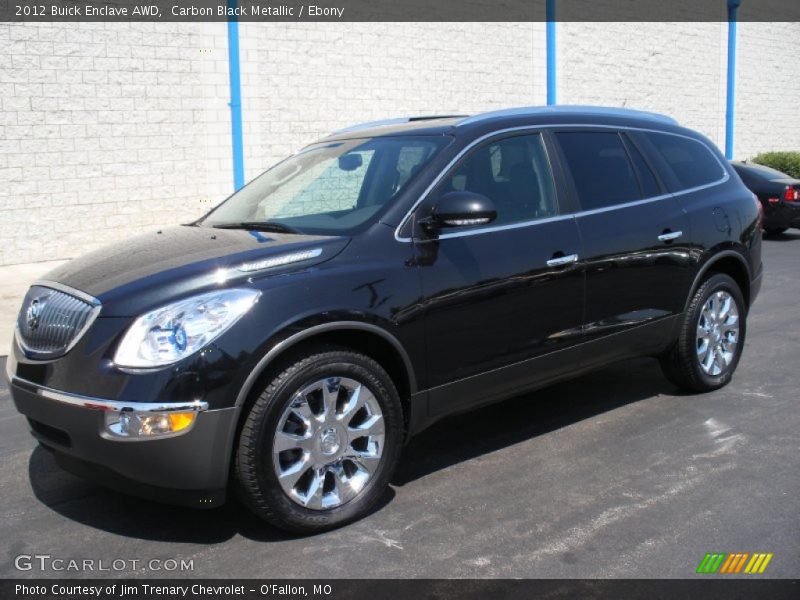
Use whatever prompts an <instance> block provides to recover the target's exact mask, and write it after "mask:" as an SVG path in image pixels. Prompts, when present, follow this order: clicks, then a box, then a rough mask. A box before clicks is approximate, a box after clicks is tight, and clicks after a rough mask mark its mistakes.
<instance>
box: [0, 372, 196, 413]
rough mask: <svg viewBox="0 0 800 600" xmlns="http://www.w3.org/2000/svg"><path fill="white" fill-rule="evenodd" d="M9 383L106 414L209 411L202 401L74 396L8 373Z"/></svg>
mask: <svg viewBox="0 0 800 600" xmlns="http://www.w3.org/2000/svg"><path fill="white" fill-rule="evenodd" d="M8 376H9V382H10V383H12V384H15V385H20V384H21V385H22V387H24V388H29V391H32V392H34V393H35V394H36V395H37V396H41V397H42V398H47V399H48V400H54V401H55V402H61V403H62V404H68V405H70V406H77V407H79V408H86V409H91V410H101V411H104V412H127V411H136V412H175V411H179V412H190V411H194V412H202V411H205V410H208V402H202V401H200V400H191V401H187V402H120V401H118V400H106V399H104V398H93V397H91V396H82V395H80V394H72V393H70V392H62V391H60V390H54V389H53V388H49V387H46V386H42V385H39V384H38V383H33V382H31V381H28V380H27V379H22V378H21V377H17V376H16V375H12V374H11V373H8Z"/></svg>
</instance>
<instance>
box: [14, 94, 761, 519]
mask: <svg viewBox="0 0 800 600" xmlns="http://www.w3.org/2000/svg"><path fill="white" fill-rule="evenodd" d="M760 282H761V226H760V217H759V210H758V206H757V202H755V201H754V198H753V195H752V194H751V193H750V192H749V191H748V190H747V188H745V187H744V185H743V184H742V182H741V180H740V179H739V177H738V176H737V175H736V173H735V172H734V171H733V170H732V168H731V167H730V165H729V164H728V163H727V162H726V161H725V159H724V157H723V156H722V155H721V154H720V153H719V151H718V150H717V149H716V148H715V147H714V145H713V144H712V143H711V142H710V141H709V140H708V139H706V138H705V137H703V136H702V135H699V134H698V133H696V132H694V131H691V130H688V129H685V128H683V127H680V126H679V125H678V124H677V123H676V122H675V121H673V120H672V119H670V118H667V117H663V116H659V115H654V114H650V113H644V112H637V111H630V110H616V109H601V108H570V107H562V108H532V109H514V110H505V111H499V112H493V113H487V114H482V115H477V116H472V117H460V116H454V117H441V116H437V117H430V118H411V119H396V120H392V121H387V122H380V123H370V124H366V125H361V126H357V127H352V128H350V129H346V130H343V131H340V132H337V133H335V134H333V135H331V136H330V137H327V138H325V139H323V140H321V141H319V142H317V143H315V144H313V145H311V146H308V147H307V148H305V149H304V150H302V151H300V152H298V153H297V154H295V155H293V156H291V157H289V158H288V159H286V160H285V161H283V162H281V163H279V164H278V165H277V166H275V167H274V168H272V169H270V170H269V171H267V172H265V173H264V174H263V175H261V176H260V177H258V178H257V179H255V180H254V181H253V182H251V183H250V184H249V185H247V186H246V187H245V188H243V189H242V190H240V191H238V192H237V193H235V194H234V195H233V196H231V197H230V198H228V200H226V201H225V202H223V203H222V204H221V205H220V206H218V207H217V208H216V209H214V210H212V211H211V212H210V213H209V214H207V215H206V216H205V217H203V218H202V219H200V220H199V221H197V222H195V223H192V224H189V225H184V226H180V227H173V228H169V229H163V230H161V231H157V232H154V233H152V234H150V235H144V236H141V237H138V238H134V239H132V240H126V241H122V242H120V243H118V244H116V245H115V246H112V247H109V248H105V249H104V250H101V251H98V252H94V253H92V254H88V255H86V256H83V257H81V258H78V259H76V260H74V261H72V262H70V263H69V264H66V265H64V266H62V267H59V268H57V269H55V270H54V271H52V272H51V273H50V274H49V275H48V276H47V277H46V279H45V280H43V281H40V282H37V283H36V284H35V285H34V286H33V287H31V289H30V291H29V292H28V294H27V296H26V297H25V300H24V304H23V306H22V310H21V312H20V315H19V319H18V326H17V331H16V341H15V343H14V347H13V349H12V352H11V356H10V357H9V360H8V376H9V378H10V381H11V390H12V393H13V397H14V401H15V403H16V406H17V408H18V409H19V411H20V412H22V413H23V414H24V415H25V416H26V417H27V418H28V420H29V422H30V427H31V430H32V432H33V435H34V436H35V437H36V438H37V439H38V440H39V441H40V442H41V443H42V444H43V445H44V446H46V447H47V448H49V449H51V450H52V451H53V452H54V453H55V456H56V459H57V461H58V462H59V464H61V465H62V466H63V467H64V468H66V469H68V470H71V471H73V472H77V473H79V474H83V475H84V476H87V477H93V478H95V479H99V480H100V481H101V482H102V483H103V484H105V485H108V486H111V487H115V488H118V489H122V490H131V491H133V492H134V493H137V494H140V495H144V496H148V497H154V498H160V499H166V500H168V501H171V502H176V503H181V504H188V505H190V506H197V507H211V506H215V505H219V504H220V503H221V502H223V501H224V499H225V495H226V490H227V489H228V488H229V480H232V486H233V487H234V488H236V489H238V490H239V492H240V493H241V496H242V498H243V499H244V501H245V502H246V504H247V505H248V506H249V507H250V508H251V509H252V510H253V511H255V512H256V513H257V514H258V515H260V516H262V517H263V518H265V519H267V520H268V521H270V522H271V523H273V524H275V525H277V526H279V527H282V528H285V529H288V530H292V531H299V532H310V531H316V530H321V529H325V528H330V527H333V526H336V525H339V524H342V523H345V522H347V521H351V520H353V519H355V518H357V517H359V516H361V515H363V514H365V513H366V512H368V511H369V510H370V509H371V508H372V507H373V506H374V505H375V504H376V501H378V499H379V497H380V496H381V495H382V494H383V492H384V488H385V487H386V485H387V483H388V481H389V479H390V477H391V474H392V470H393V469H394V467H395V465H396V464H397V461H398V459H399V457H400V452H401V449H402V447H403V444H404V442H405V441H406V440H407V439H408V438H409V436H411V435H413V434H415V433H417V432H419V431H421V430H422V429H424V428H425V427H427V426H429V425H430V424H431V423H433V422H434V421H436V420H437V419H440V418H442V417H444V416H446V415H449V414H452V413H454V412H459V411H464V410H467V409H470V408H473V407H477V406H480V405H484V404H487V403H489V402H494V401H497V400H502V399H504V398H508V397H510V396H514V395H516V394H519V393H521V392H523V391H525V390H531V389H533V388H536V387H540V386H544V385H547V384H550V383H552V382H554V381H557V380H560V379H565V378H569V377H575V376H576V375H579V374H581V373H585V372H586V371H589V370H591V369H596V368H598V367H602V366H603V365H607V364H609V363H611V362H613V361H618V360H621V359H626V358H629V357H635V356H656V357H659V358H660V360H661V362H662V364H663V367H664V371H665V373H666V375H667V377H668V378H669V379H670V380H671V381H672V382H674V383H675V384H677V385H679V386H681V387H684V388H687V389H689V390H694V391H698V392H703V391H708V390H713V389H716V388H719V387H720V386H723V385H725V384H726V383H728V381H730V379H731V376H732V374H733V372H734V370H735V369H736V365H737V362H738V360H739V357H740V355H741V352H742V345H743V343H744V339H745V317H746V315H747V312H748V309H749V307H750V305H751V303H752V302H753V300H754V299H755V296H756V294H757V293H758V290H759V288H760Z"/></svg>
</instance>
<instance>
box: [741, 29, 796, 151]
mask: <svg viewBox="0 0 800 600" xmlns="http://www.w3.org/2000/svg"><path fill="white" fill-rule="evenodd" d="M738 27H739V31H738V34H739V35H738V53H737V77H736V124H735V132H736V134H735V136H734V153H735V154H736V156H738V157H742V158H747V157H750V156H753V155H755V154H758V153H759V152H766V151H770V150H800V100H798V97H800V92H798V89H800V41H799V40H800V23H739V26H738Z"/></svg>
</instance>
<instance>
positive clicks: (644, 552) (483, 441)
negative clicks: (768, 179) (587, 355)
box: [0, 231, 800, 578]
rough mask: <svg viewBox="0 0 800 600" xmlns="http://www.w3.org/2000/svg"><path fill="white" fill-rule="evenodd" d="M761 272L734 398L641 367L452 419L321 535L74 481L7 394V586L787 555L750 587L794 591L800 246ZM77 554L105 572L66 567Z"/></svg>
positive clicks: (425, 573) (798, 570)
mask: <svg viewBox="0 0 800 600" xmlns="http://www.w3.org/2000/svg"><path fill="white" fill-rule="evenodd" d="M764 263H765V277H764V286H763V290H762V292H761V295H760V297H759V298H758V301H757V302H756V304H755V306H754V307H753V309H752V311H751V313H750V317H749V322H748V339H747V342H746V345H745V350H744V356H743V358H742V361H741V363H740V365H739V369H738V371H737V373H736V375H735V376H734V379H733V382H732V383H731V384H730V385H729V386H728V387H726V388H724V389H722V390H719V391H717V392H714V393H710V394H705V395H699V396H692V395H683V394H681V393H679V392H678V390H677V389H675V388H674V387H673V386H671V385H670V384H669V383H668V382H667V381H666V380H665V379H664V378H663V377H662V376H661V373H660V371H659V368H658V365H657V363H656V362H655V361H653V360H649V359H648V360H636V361H630V362H627V363H621V364H619V365H616V366H614V367H611V368H608V369H605V370H603V371H599V372H596V373H593V374H591V375H588V376H585V377H581V378H579V379H576V380H574V381H571V382H568V383H563V384H559V385H556V386H553V387H550V388H547V389H544V390H540V391H538V392H536V393H532V394H527V395H524V396H521V397H519V398H516V399H513V400H510V401H507V402H504V403H501V404H497V405H494V406H491V407H488V408H485V409H482V410H480V411H477V412H473V413H470V414H466V415H461V416H458V417H454V418H451V419H448V420H446V421H443V422H441V423H439V424H437V425H436V426H434V427H433V428H431V429H430V430H428V431H426V432H425V433H423V434H422V435H420V436H419V437H417V438H416V439H414V440H413V441H412V442H411V444H410V445H409V446H408V447H407V448H406V452H405V454H404V458H403V460H402V462H401V464H400V467H399V469H398V472H397V474H396V476H395V478H394V481H393V484H392V487H391V489H390V490H389V491H388V492H387V493H386V495H385V498H384V501H383V502H382V503H381V505H380V506H379V508H378V509H377V510H376V511H375V512H374V513H373V514H371V515H370V516H368V517H367V518H365V519H363V520H362V521H359V522H357V523H354V524H352V525H349V526H347V527H344V528H341V529H339V530H336V531H333V532H329V533H325V534H322V535H317V536H312V537H304V538H303V537H300V538H298V537H292V536H288V535H286V534H283V533H281V532H279V531H276V530H274V529H272V528H271V527H269V526H268V525H266V524H263V523H261V522H260V521H258V520H257V519H256V518H254V517H252V516H250V514H249V513H248V512H247V511H246V509H244V508H243V507H242V506H241V505H239V504H238V503H236V502H229V503H228V504H227V505H226V506H224V507H222V508H219V509H215V510H211V511H201V510H190V509H182V508H175V507H171V506H166V505H161V504H157V503H153V502H147V501H144V500H139V499H136V498H130V497H126V496H124V495H121V494H117V493H114V492H110V491H106V490H104V489H103V488H101V487H98V486H96V485H94V484H91V483H87V482H84V481H82V480H80V479H78V478H75V477H73V476H71V475H69V474H67V473H65V472H63V471H61V470H60V469H59V468H58V467H57V466H56V465H55V463H54V461H53V459H52V458H51V456H50V455H49V454H48V453H47V452H45V451H43V450H42V449H37V448H36V444H35V442H34V441H33V439H32V438H31V437H30V436H29V434H28V431H27V426H26V422H25V420H24V419H23V418H22V417H21V416H19V415H18V414H17V413H16V411H15V410H14V407H13V404H12V403H11V400H10V398H9V394H8V389H7V387H6V386H5V385H4V384H0V461H1V462H0V464H2V470H0V498H1V499H2V500H1V501H0V539H2V540H3V545H4V546H5V548H6V550H5V553H4V555H3V554H0V576H1V577H41V576H50V577H53V576H68V577H80V576H86V577H97V576H102V577H114V576H116V577H130V576H136V575H145V576H154V577H165V576H193V577H258V578H294V577H303V578H305V577H314V578H329V577H357V578H372V577H408V578H427V577H448V578H449V577H523V578H524V577H543V578H562V577H581V578H604V577H634V578H638V577H648V578H661V577H669V578H685V577H695V576H696V575H695V570H696V568H697V566H698V564H699V563H700V561H701V560H702V558H703V556H704V554H705V553H707V552H728V553H730V552H750V553H752V552H770V553H773V558H772V560H771V562H770V564H769V566H768V568H767V570H766V572H765V573H764V575H761V576H749V577H797V576H798V575H800V519H798V517H800V408H799V403H798V393H797V387H798V385H797V384H798V383H800V301H798V299H800V232H796V231H795V232H790V233H788V234H785V235H783V236H780V237H779V238H776V239H771V240H765V243H764ZM2 361H3V359H0V363H2ZM0 367H3V369H4V365H3V364H0ZM20 555H22V556H23V557H24V556H27V555H30V556H42V555H48V556H49V557H50V558H47V559H31V560H30V561H29V560H28V559H25V558H23V559H21V562H20V560H18V559H17V557H19V556H20ZM54 559H58V560H62V559H63V560H65V561H67V562H64V563H53V562H52V561H53V560H54ZM71 559H74V560H77V561H83V560H91V561H94V562H93V563H92V564H93V566H94V569H95V570H93V571H92V570H89V571H73V570H66V571H55V570H52V566H53V565H54V564H55V565H56V566H60V567H66V568H69V566H70V563H69V562H68V561H69V560H71ZM153 559H156V561H159V562H155V563H151V562H150V561H152V560H153ZM169 559H176V560H177V561H178V562H179V563H180V561H181V560H183V561H184V563H185V564H187V565H189V564H190V565H191V566H192V570H190V571H184V572H180V571H165V570H163V569H166V568H171V567H172V566H174V563H170V562H168V561H169ZM37 560H38V562H37ZM112 561H117V562H116V563H113V562H112ZM42 562H44V563H45V564H46V565H48V568H46V569H45V570H44V571H42V570H40V569H39V568H38V564H41V563H42ZM15 563H17V565H18V566H22V567H23V568H24V567H25V566H26V565H27V564H30V563H33V567H34V568H32V569H31V570H18V569H17V568H16V567H15ZM102 566H105V567H106V568H108V569H109V570H106V571H97V569H98V568H101V567H102ZM117 567H120V568H117ZM159 568H160V569H161V570H158V569H159ZM729 577H730V576H729Z"/></svg>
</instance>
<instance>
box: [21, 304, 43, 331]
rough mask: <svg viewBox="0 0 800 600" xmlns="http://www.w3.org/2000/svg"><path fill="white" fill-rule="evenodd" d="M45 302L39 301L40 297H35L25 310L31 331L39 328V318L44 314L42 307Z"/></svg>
mask: <svg viewBox="0 0 800 600" xmlns="http://www.w3.org/2000/svg"><path fill="white" fill-rule="evenodd" d="M43 306H44V304H43V303H42V302H40V301H39V298H34V299H33V301H32V302H31V303H30V305H29V306H28V310H27V311H25V321H26V322H27V323H28V328H29V329H30V330H31V331H36V330H37V329H39V318H40V317H41V315H42V308H43Z"/></svg>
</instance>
